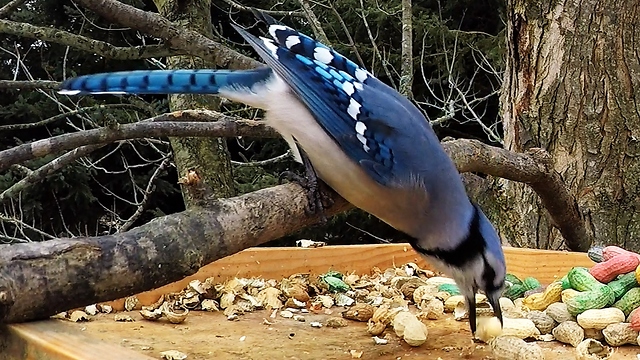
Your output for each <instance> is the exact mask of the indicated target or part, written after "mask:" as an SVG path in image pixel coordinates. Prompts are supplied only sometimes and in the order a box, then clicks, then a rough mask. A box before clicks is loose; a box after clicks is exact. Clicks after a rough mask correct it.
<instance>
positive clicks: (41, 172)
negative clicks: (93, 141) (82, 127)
mask: <svg viewBox="0 0 640 360" xmlns="http://www.w3.org/2000/svg"><path fill="white" fill-rule="evenodd" d="M102 146H104V145H87V146H81V147H79V148H77V149H73V150H71V151H69V152H68V153H66V154H64V155H62V156H60V157H59V158H57V159H54V160H52V161H51V162H49V163H47V164H46V165H43V166H41V167H40V168H38V169H37V170H34V171H32V172H30V173H29V174H28V175H27V176H25V177H24V178H22V179H21V180H20V181H18V182H17V183H15V184H13V185H11V187H9V188H8V189H7V190H5V191H3V192H2V193H0V202H2V201H4V200H5V199H7V198H9V197H13V196H15V195H17V194H18V193H20V192H21V191H23V190H24V189H26V188H27V187H29V186H31V185H33V184H36V183H39V182H41V181H42V180H44V179H45V178H46V177H47V176H49V175H51V174H53V173H54V172H55V171H57V170H60V169H62V168H63V167H65V166H66V165H68V164H70V163H72V162H74V161H76V160H77V159H79V158H81V157H83V156H86V155H89V154H90V153H92V152H93V151H95V150H97V149H99V148H101V147H102Z"/></svg>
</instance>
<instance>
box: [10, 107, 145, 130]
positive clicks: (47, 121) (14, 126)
mask: <svg viewBox="0 0 640 360" xmlns="http://www.w3.org/2000/svg"><path fill="white" fill-rule="evenodd" d="M109 108H116V109H130V110H140V106H138V105H134V104H103V105H95V106H87V107H82V108H79V109H76V110H72V111H69V112H66V113H61V114H58V115H54V116H51V117H49V118H46V119H44V120H40V121H36V122H32V123H26V124H9V125H0V131H12V130H27V129H33V128H37V127H40V126H45V125H48V124H51V123H53V122H56V121H58V120H61V119H64V118H66V117H68V116H73V115H78V114H83V113H86V112H88V111H93V110H96V111H100V110H103V109H109Z"/></svg>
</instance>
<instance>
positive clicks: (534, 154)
mask: <svg viewBox="0 0 640 360" xmlns="http://www.w3.org/2000/svg"><path fill="white" fill-rule="evenodd" d="M443 146H444V148H445V150H446V151H447V153H448V154H449V156H450V157H451V158H452V159H453V162H454V163H455V164H456V166H457V168H458V171H460V172H481V173H484V174H487V175H491V176H495V177H501V178H504V179H508V180H513V181H518V182H523V183H526V184H528V185H529V186H531V188H532V189H533V190H534V191H535V192H536V193H537V194H538V196H539V197H540V200H541V201H542V204H543V205H544V207H545V208H546V209H547V211H548V212H549V215H550V216H551V219H552V221H553V222H554V224H555V226H557V227H558V229H559V230H560V233H562V236H563V237H564V240H565V243H566V244H567V246H568V247H569V249H571V250H573V251H587V250H589V247H590V245H591V239H590V237H589V235H588V233H587V230H586V227H585V223H584V221H583V219H582V216H581V215H580V210H579V208H578V204H577V202H576V199H575V198H574V197H573V195H571V193H569V190H568V189H567V187H566V186H565V185H564V182H563V181H562V178H561V177H560V175H559V174H558V173H557V172H556V171H555V170H553V166H552V164H551V159H550V155H549V154H548V153H547V152H546V151H544V150H542V149H532V150H530V151H529V152H528V153H525V154H522V153H515V152H511V151H509V150H505V149H501V148H497V147H493V146H488V145H486V144H483V143H481V142H480V141H477V140H454V141H448V142H445V143H443Z"/></svg>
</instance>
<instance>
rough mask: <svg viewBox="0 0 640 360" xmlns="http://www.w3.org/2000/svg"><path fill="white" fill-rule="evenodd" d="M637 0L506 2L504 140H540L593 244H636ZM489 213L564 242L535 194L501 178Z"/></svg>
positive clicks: (505, 229) (523, 240) (525, 241)
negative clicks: (496, 208)
mask: <svg viewBox="0 0 640 360" xmlns="http://www.w3.org/2000/svg"><path fill="white" fill-rule="evenodd" d="M639 14H640V10H638V6H637V1H631V0H622V1H615V2H605V1H598V0H578V1H573V2H571V1H564V2H563V1H556V2H542V3H541V2H538V1H531V0H510V1H508V6H507V20H508V21H507V24H508V26H507V65H506V72H505V78H504V83H503V84H504V85H503V90H502V97H501V103H502V111H503V114H502V115H503V121H504V129H505V148H507V149H508V150H512V151H518V152H522V151H525V150H528V149H531V148H535V147H539V148H543V149H545V150H547V151H548V152H549V153H550V154H551V156H552V166H553V168H554V169H555V170H556V171H557V172H558V173H559V174H560V176H561V177H562V179H563V180H564V182H565V183H566V185H567V187H568V188H569V189H570V192H571V193H572V195H573V196H575V198H576V200H577V204H578V206H579V209H580V211H581V215H582V217H583V218H584V222H585V225H586V229H587V231H588V236H589V237H591V238H592V240H593V241H594V243H602V244H617V245H621V246H624V247H626V248H628V249H632V250H640V243H638V242H636V241H635V237H636V235H637V234H640V213H638V212H637V211H636V209H637V207H638V199H639V196H640V157H639V156H638V155H640V142H639V140H640V111H639V110H640V108H639V107H638V105H637V103H636V98H638V99H640V77H639V75H640V63H639V61H640V58H639V57H637V56H636V53H635V43H636V41H637V40H636V39H640V27H638V26H637V25H636V24H637V23H638V20H639ZM494 187H496V188H497V189H495V190H497V191H498V193H499V194H500V195H501V196H499V201H500V207H501V209H500V212H499V214H500V215H499V216H497V217H494V219H493V220H495V222H496V223H497V225H498V226H499V228H500V230H501V233H502V234H503V235H504V237H505V238H506V239H508V240H509V241H511V242H512V243H513V245H516V246H526V247H537V248H561V246H562V238H561V236H560V234H559V232H558V230H557V229H556V228H555V227H554V224H553V223H552V221H551V220H550V218H549V216H548V215H547V212H546V211H545V209H544V208H543V207H542V205H541V202H540V200H539V199H538V196H537V195H536V194H535V193H534V192H533V191H532V190H531V188H529V187H528V186H526V185H524V184H519V183H514V182H510V181H504V180H497V181H496V182H495V183H494Z"/></svg>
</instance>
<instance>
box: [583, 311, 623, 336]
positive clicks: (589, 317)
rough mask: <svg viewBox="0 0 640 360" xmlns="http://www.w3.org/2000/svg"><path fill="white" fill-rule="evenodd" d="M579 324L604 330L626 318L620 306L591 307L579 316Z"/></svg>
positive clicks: (586, 327)
mask: <svg viewBox="0 0 640 360" xmlns="http://www.w3.org/2000/svg"><path fill="white" fill-rule="evenodd" d="M577 320H578V324H580V326H582V327H583V328H585V329H598V330H602V329H604V328H606V327H607V326H608V325H610V324H615V323H620V322H623V321H624V320H625V316H624V313H623V312H622V310H620V309H618V308H613V307H611V308H604V309H589V310H586V311H585V312H583V313H582V314H580V315H578V316H577Z"/></svg>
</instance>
